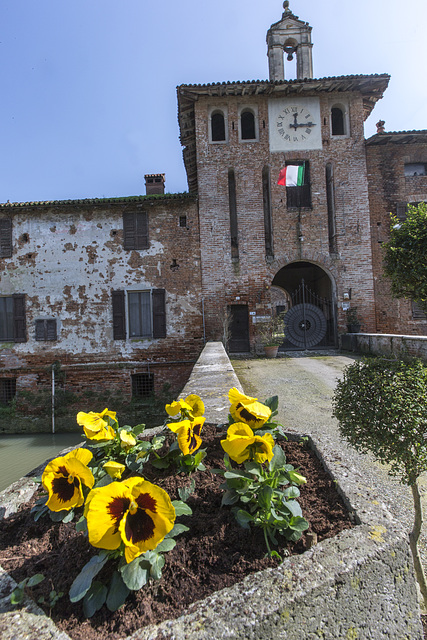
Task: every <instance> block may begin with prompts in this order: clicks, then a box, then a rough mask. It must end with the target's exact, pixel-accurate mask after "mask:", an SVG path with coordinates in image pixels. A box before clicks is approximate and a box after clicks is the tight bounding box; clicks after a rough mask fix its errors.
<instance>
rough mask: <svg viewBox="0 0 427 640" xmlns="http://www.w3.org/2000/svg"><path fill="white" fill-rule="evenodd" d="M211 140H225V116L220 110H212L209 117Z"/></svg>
mask: <svg viewBox="0 0 427 640" xmlns="http://www.w3.org/2000/svg"><path fill="white" fill-rule="evenodd" d="M211 136H212V142H224V141H225V118H224V114H223V113H222V111H214V113H213V114H212V117H211Z"/></svg>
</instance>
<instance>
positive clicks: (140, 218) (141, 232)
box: [135, 211, 148, 249]
mask: <svg viewBox="0 0 427 640" xmlns="http://www.w3.org/2000/svg"><path fill="white" fill-rule="evenodd" d="M135 216H136V247H135V249H148V216H147V214H146V213H145V211H140V212H138V213H136V214H135Z"/></svg>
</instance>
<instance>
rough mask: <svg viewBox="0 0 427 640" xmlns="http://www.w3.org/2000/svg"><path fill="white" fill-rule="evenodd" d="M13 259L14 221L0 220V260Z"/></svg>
mask: <svg viewBox="0 0 427 640" xmlns="http://www.w3.org/2000/svg"><path fill="white" fill-rule="evenodd" d="M11 257H12V220H11V219H10V218H3V219H1V220H0V258H11Z"/></svg>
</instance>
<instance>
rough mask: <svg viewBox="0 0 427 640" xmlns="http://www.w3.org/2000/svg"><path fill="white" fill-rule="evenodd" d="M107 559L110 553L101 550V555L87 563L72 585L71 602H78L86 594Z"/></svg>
mask: <svg viewBox="0 0 427 640" xmlns="http://www.w3.org/2000/svg"><path fill="white" fill-rule="evenodd" d="M107 560H108V553H107V552H106V551H101V553H100V554H99V555H97V556H93V558H91V559H90V560H89V562H87V563H86V564H85V566H84V567H83V569H82V570H81V571H80V573H79V575H78V576H77V578H76V579H75V580H74V582H73V584H72V585H71V588H70V600H71V602H78V601H79V600H81V599H82V598H83V597H84V596H85V595H86V593H87V592H88V591H89V589H90V585H91V584H92V580H93V579H94V577H95V576H96V575H97V574H98V573H99V572H100V571H101V569H102V567H103V566H104V564H105V563H106V562H107Z"/></svg>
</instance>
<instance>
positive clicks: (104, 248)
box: [0, 197, 203, 391]
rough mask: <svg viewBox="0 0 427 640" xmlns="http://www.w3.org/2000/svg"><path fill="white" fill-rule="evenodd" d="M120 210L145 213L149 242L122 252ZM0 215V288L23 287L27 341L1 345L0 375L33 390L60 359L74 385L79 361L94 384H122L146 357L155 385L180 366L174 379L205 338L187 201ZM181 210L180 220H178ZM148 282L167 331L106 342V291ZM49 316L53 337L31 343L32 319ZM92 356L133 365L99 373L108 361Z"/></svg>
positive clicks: (14, 210) (191, 205) (109, 323)
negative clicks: (2, 230)
mask: <svg viewBox="0 0 427 640" xmlns="http://www.w3.org/2000/svg"><path fill="white" fill-rule="evenodd" d="M126 211H146V212H147V214H148V226H149V248H148V249H145V250H139V251H136V250H132V251H126V250H124V248H123V221H122V216H123V213H124V212H126ZM0 216H2V217H12V234H13V254H12V257H11V258H2V259H0V295H1V296H10V295H13V294H16V293H18V294H25V298H26V326H27V341H26V342H23V343H11V342H0V367H1V368H0V376H3V377H7V376H10V375H11V372H12V373H13V372H15V373H17V374H18V372H19V374H18V377H19V380H18V386H25V387H34V385H37V384H38V383H40V382H43V380H42V379H43V377H45V376H44V374H43V369H44V368H45V367H46V366H49V365H51V364H52V363H53V362H54V361H59V362H60V363H61V364H62V365H63V366H65V367H68V374H67V384H68V385H71V387H72V388H75V387H76V385H79V379H81V377H82V369H81V368H80V369H79V367H81V365H86V367H85V370H84V373H85V374H86V375H85V377H86V378H89V379H90V383H91V384H92V385H96V384H101V385H102V384H107V383H111V382H112V380H113V379H115V380H116V385H121V384H123V383H124V382H125V383H126V380H127V384H125V386H126V391H129V389H130V382H129V378H130V373H133V372H135V371H138V367H139V365H142V364H151V365H152V366H153V367H156V366H157V367H159V366H161V365H163V368H162V370H161V373H160V377H159V379H158V381H157V382H158V383H159V385H160V383H161V384H163V382H165V381H166V380H167V378H168V374H169V377H172V378H174V376H175V374H177V373H178V378H180V380H179V386H182V384H183V383H184V382H185V379H186V376H187V375H188V372H189V370H188V367H189V366H191V363H192V362H194V360H195V359H196V358H197V355H198V353H199V352H200V349H201V347H202V338H203V327H202V304H201V278H200V250H199V228H198V213H197V203H196V202H195V200H194V198H189V197H183V198H179V197H176V198H173V199H171V198H163V199H162V198H153V199H150V198H147V199H144V198H139V199H138V198H137V199H134V200H132V201H131V202H126V201H125V202H122V203H112V202H111V201H99V203H96V202H95V203H94V201H88V202H86V201H82V202H71V203H51V204H49V203H46V204H38V205H30V206H19V205H10V206H8V205H2V207H1V208H0ZM183 216H186V225H185V226H180V217H181V218H182V217H183ZM174 261H175V262H174ZM172 265H175V268H173V269H171V266H172ZM147 289H165V291H166V322H167V332H166V338H162V339H153V338H148V339H147V338H144V339H135V338H134V339H132V338H129V337H127V339H126V340H114V339H113V316H112V298H111V293H112V291H113V290H126V291H141V290H147ZM47 318H55V319H56V320H57V331H58V339H57V340H56V341H46V342H44V341H36V339H35V321H36V320H38V319H47ZM127 336H129V332H128V333H127ZM95 363H96V364H97V365H100V364H101V365H102V363H104V364H107V365H110V364H111V363H114V364H123V363H131V364H132V363H133V367H132V368H131V369H128V370H127V371H125V373H124V372H123V370H121V371H119V370H118V369H117V370H115V371H114V370H113V371H109V372H108V374H107V377H106V373H105V369H106V368H107V369H109V368H110V367H104V368H103V367H102V366H98V367H95V368H92V369H91V365H94V364H95ZM179 363H181V365H182V366H181V369H182V371H184V374H183V373H182V372H181V373H179V372H178V369H177V367H179ZM73 367H74V369H73ZM88 368H89V371H88ZM141 370H142V371H144V370H145V369H144V368H143V369H141ZM159 371H160V370H159ZM156 384H157V383H156Z"/></svg>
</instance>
